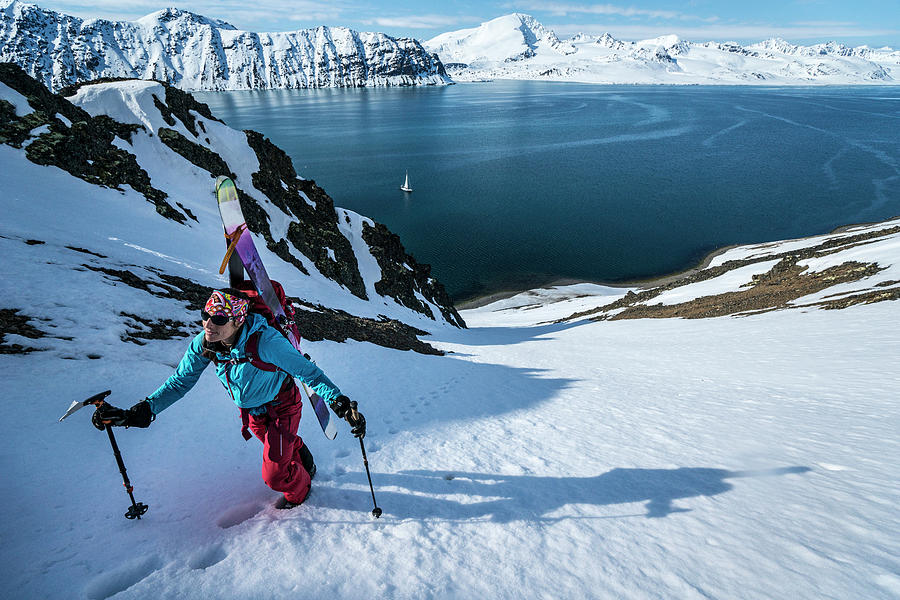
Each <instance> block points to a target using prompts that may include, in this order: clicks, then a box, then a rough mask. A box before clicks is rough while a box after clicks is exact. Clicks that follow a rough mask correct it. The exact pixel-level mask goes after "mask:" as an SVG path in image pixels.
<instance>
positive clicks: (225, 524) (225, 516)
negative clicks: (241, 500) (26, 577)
mask: <svg viewBox="0 0 900 600" xmlns="http://www.w3.org/2000/svg"><path fill="white" fill-rule="evenodd" d="M263 508H264V507H263V506H262V505H261V504H257V503H252V504H240V505H238V506H234V507H232V508H229V509H228V510H226V511H225V512H224V513H222V516H221V517H219V520H218V521H217V522H216V524H217V525H218V526H219V527H221V528H222V529H228V528H230V527H234V526H235V525H240V524H241V523H243V522H244V521H246V520H247V519H249V518H251V517H253V516H254V515H256V514H257V513H258V512H259V511H261V510H262V509H263Z"/></svg>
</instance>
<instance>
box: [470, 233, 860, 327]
mask: <svg viewBox="0 0 900 600" xmlns="http://www.w3.org/2000/svg"><path fill="white" fill-rule="evenodd" d="M847 227H852V225H848V226H847ZM810 237H815V236H810ZM740 245H741V244H732V245H730V246H722V247H721V248H716V249H715V250H712V251H711V252H709V253H708V254H706V255H705V256H704V257H703V258H702V259H700V262H698V263H697V264H696V265H694V266H692V267H688V268H687V269H684V270H683V271H676V272H674V273H669V274H667V275H660V276H658V277H650V278H647V279H634V280H631V281H617V282H613V283H610V282H608V281H590V280H587V279H572V278H562V279H557V280H555V281H552V282H550V283H546V284H543V285H538V286H535V287H530V288H525V289H521V290H503V291H498V292H492V293H490V294H486V295H484V296H478V297H476V298H472V299H471V300H464V301H462V302H460V303H458V304H456V303H455V306H456V310H472V309H475V308H481V307H483V306H487V305H488V304H492V303H494V302H497V301H499V300H506V299H507V298H512V297H513V296H517V295H519V294H522V293H524V292H527V291H528V290H549V289H552V288H555V287H563V286H567V285H577V284H579V283H590V284H593V285H602V286H604V287H609V288H637V289H641V290H648V289H651V288H655V287H659V286H661V285H666V284H667V283H671V282H672V281H676V280H678V279H681V278H682V277H687V276H689V275H692V274H694V273H696V272H697V271H702V270H703V269H705V268H706V267H708V266H709V264H710V263H711V262H712V261H713V259H714V258H716V257H717V256H719V255H721V254H724V253H725V252H727V251H729V250H731V249H732V248H737V247H739V246H740Z"/></svg>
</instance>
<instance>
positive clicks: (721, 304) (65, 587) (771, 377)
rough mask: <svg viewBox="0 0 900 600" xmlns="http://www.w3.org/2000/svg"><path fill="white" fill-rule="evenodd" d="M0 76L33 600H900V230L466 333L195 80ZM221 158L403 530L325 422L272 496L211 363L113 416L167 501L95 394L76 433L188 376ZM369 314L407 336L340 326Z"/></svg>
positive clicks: (538, 303) (217, 241)
mask: <svg viewBox="0 0 900 600" xmlns="http://www.w3.org/2000/svg"><path fill="white" fill-rule="evenodd" d="M0 82H2V83H0V190H2V194H0V208H2V215H3V218H2V219H0V254H2V256H3V260H0V375H2V382H3V391H4V396H5V401H4V402H0V419H2V422H3V423H4V424H5V425H6V427H5V429H4V436H3V441H2V443H0V444H2V445H0V468H2V473H3V477H2V479H0V505H2V506H3V507H4V509H3V510H0V539H2V540H3V543H2V544H0V580H2V581H3V582H4V586H5V588H4V589H7V590H11V592H10V593H7V596H11V597H15V598H29V599H30V598H41V599H43V598H53V599H54V600H70V599H71V600H84V599H88V600H102V599H106V598H117V599H120V600H121V599H134V600H144V599H146V598H158V597H159V598H179V599H183V600H210V599H213V600H218V599H222V600H226V599H234V598H241V599H243V598H247V599H255V598H261V597H264V598H271V599H273V600H295V599H296V598H298V597H310V598H332V597H333V598H397V599H432V598H447V597H454V598H456V597H458V598H498V599H506V598H566V599H578V600H581V599H594V598H616V599H623V600H647V599H650V598H694V597H697V598H700V597H703V598H719V599H722V600H744V599H748V598H749V599H754V600H756V599H760V600H762V599H770V598H792V599H796V600H819V599H820V598H822V597H823V596H827V597H833V598H867V599H870V598H871V599H879V600H880V599H884V600H887V599H888V598H895V597H896V596H897V592H898V590H900V578H898V576H897V572H896V557H897V556H898V555H900V531H898V522H897V509H896V507H897V506H898V504H900V483H898V482H900V467H898V462H897V460H896V457H897V456H898V453H900V440H898V437H897V423H898V422H900V403H898V402H897V398H898V391H900V371H898V369H897V368H896V357H897V356H898V354H900V332H898V325H897V323H898V319H897V314H898V312H897V311H898V301H900V221H898V220H896V219H895V220H893V221H889V222H885V223H879V224H871V225H865V226H858V227H852V228H849V229H848V230H846V231H841V232H835V233H833V234H830V235H824V236H818V237H814V238H809V239H800V240H789V241H783V242H772V243H767V244H760V245H753V246H745V247H738V248H732V249H729V250H727V251H725V252H723V253H720V254H719V255H717V256H715V257H711V258H710V260H709V262H708V264H706V265H704V266H702V268H698V269H696V270H695V271H694V272H692V273H689V274H686V275H682V276H678V277H674V280H673V281H670V282H668V283H661V282H658V283H654V284H648V287H647V288H645V289H640V288H609V287H604V286H598V285H593V284H578V285H574V286H567V287H559V288H551V289H541V290H532V291H530V292H525V293H522V294H518V295H516V296H514V297H511V298H508V299H505V300H502V301H500V302H498V303H494V304H491V305H488V306H484V307H482V308H479V309H475V310H470V311H463V312H462V316H463V317H464V318H465V319H466V322H467V324H468V325H469V328H468V329H463V328H460V327H454V326H451V324H450V323H451V322H457V321H456V319H455V317H454V316H453V313H452V311H450V310H449V307H444V308H447V309H448V310H447V312H446V314H445V311H444V310H443V309H442V307H441V304H440V302H439V301H438V300H437V299H435V298H434V296H433V295H432V294H431V292H430V291H429V290H432V289H435V284H434V283H433V282H432V281H431V280H430V278H429V277H428V275H427V270H426V269H425V268H424V267H422V266H421V265H417V264H416V263H415V262H414V261H413V259H412V258H411V257H409V256H406V255H405V253H404V252H403V251H402V246H400V244H399V240H397V239H396V238H395V237H392V236H391V235H390V234H389V232H386V231H384V230H382V229H380V228H379V227H378V226H377V225H373V224H372V223H371V221H369V220H368V219H365V218H364V217H362V216H360V215H357V214H354V213H352V212H350V211H346V210H343V209H335V208H334V207H333V206H331V203H330V200H329V199H328V198H327V196H326V195H325V193H324V191H322V190H320V189H318V188H317V187H316V186H315V185H314V184H313V183H312V182H311V181H310V180H307V179H301V178H299V177H298V176H297V174H296V173H294V172H293V167H292V166H290V161H289V160H288V159H287V157H285V156H284V155H283V153H281V152H280V151H278V149H277V148H275V147H274V146H272V145H271V144H269V143H268V142H266V140H265V139H263V138H261V136H258V135H255V134H253V133H252V132H251V133H242V132H238V131H234V130H232V129H230V128H228V127H226V126H225V125H224V124H222V123H220V122H218V121H217V120H215V118H214V116H213V115H211V114H209V111H208V110H207V109H206V108H204V106H203V105H201V104H198V103H196V102H194V101H193V100H192V99H191V97H190V96H189V95H188V94H185V93H183V92H180V91H179V90H177V89H175V88H172V87H165V86H163V85H161V84H159V83H155V82H147V81H126V82H116V83H106V84H95V85H89V86H85V87H83V88H81V89H79V90H78V91H77V92H76V93H75V94H74V95H73V96H71V97H69V99H68V100H66V99H63V98H61V97H59V96H56V95H51V94H50V93H49V92H48V91H47V90H46V89H45V88H43V87H41V86H39V85H38V84H37V83H36V82H35V81H34V80H31V79H29V78H27V77H26V76H25V75H24V73H22V72H21V71H19V70H17V69H15V68H14V67H12V66H9V65H7V66H3V67H0ZM221 169H227V170H229V171H232V172H233V174H234V176H235V178H236V181H237V183H238V186H239V187H240V188H241V190H242V191H243V195H242V203H243V204H245V208H247V211H246V212H247V213H248V214H247V216H248V217H249V218H250V220H251V226H252V227H253V228H254V239H255V241H256V244H257V246H258V247H259V248H260V249H261V253H262V254H263V259H264V260H265V262H266V266H267V267H268V268H269V271H270V273H271V274H272V275H273V276H274V277H275V278H277V279H279V280H281V281H282V282H283V283H284V284H285V287H286V289H287V290H288V292H289V293H291V294H292V295H296V296H299V300H298V303H297V307H298V308H299V309H300V310H301V316H300V321H301V323H300V325H301V328H302V329H303V330H304V337H305V338H306V339H305V340H304V342H303V344H304V346H303V347H304V350H305V351H307V352H309V353H310V354H311V355H312V356H313V357H314V358H315V360H316V361H317V364H319V366H321V367H322V368H323V369H324V370H325V372H326V373H327V374H328V375H329V377H330V378H332V380H333V381H335V383H337V384H338V385H339V386H340V387H341V390H342V391H343V392H344V393H346V394H347V395H349V396H350V397H351V398H353V399H355V400H357V401H358V402H359V408H360V410H361V411H362V412H363V413H364V414H365V415H366V418H367V422H368V433H367V435H366V439H365V444H366V448H367V450H368V464H369V466H370V468H371V477H372V481H373V485H374V492H375V496H376V499H377V503H378V505H379V507H380V508H382V509H383V511H384V512H383V516H382V517H381V518H380V519H378V520H375V519H373V518H372V516H371V513H370V511H371V510H372V507H373V504H372V502H373V498H372V496H371V495H370V489H369V485H368V479H367V476H366V470H365V468H364V466H363V461H362V456H361V453H360V448H359V444H358V442H357V440H355V439H354V438H352V437H351V436H349V435H348V433H347V427H346V424H345V423H340V424H339V430H340V433H339V434H338V437H337V439H335V440H334V441H329V440H327V439H326V438H325V437H324V436H322V434H321V432H320V431H319V429H318V425H317V424H316V423H315V419H314V418H311V415H309V414H308V412H307V414H306V415H305V416H304V418H303V419H302V420H301V426H300V432H301V435H302V436H303V438H304V442H305V443H306V444H307V445H308V446H309V447H310V449H311V451H312V453H313V455H314V456H315V457H316V463H317V465H318V472H317V475H316V478H315V480H314V481H313V488H312V492H311V494H310V496H309V499H308V500H307V501H306V502H305V503H304V504H303V505H302V506H300V507H297V508H295V509H293V510H291V511H279V510H276V509H275V508H273V507H272V503H273V501H274V500H275V498H276V497H277V494H275V493H274V492H272V491H271V490H269V489H268V488H267V487H266V486H265V485H264V484H263V483H262V482H261V481H260V474H259V462H260V452H261V451H262V446H261V445H260V444H259V443H258V442H257V441H256V440H251V441H250V442H245V441H244V440H243V438H242V437H241V435H240V418H239V415H238V413H237V411H236V409H235V407H234V405H233V404H232V401H231V400H230V399H229V398H228V397H227V394H226V392H225V390H223V389H222V385H221V384H220V382H219V380H218V379H217V378H216V377H214V376H213V375H212V374H211V373H208V372H207V373H205V374H204V375H203V376H202V377H201V378H200V379H199V381H198V382H197V385H196V386H195V387H194V388H193V389H192V390H191V391H190V392H189V393H188V395H187V396H186V397H185V398H184V399H183V400H181V401H180V402H178V403H176V404H175V405H174V406H172V407H171V408H169V409H167V410H166V411H165V412H163V413H161V414H160V415H159V417H158V418H157V419H156V421H155V422H154V423H153V424H152V425H151V426H150V427H149V428H148V429H135V428H131V429H119V430H117V432H116V435H117V437H118V445H119V447H120V449H121V454H122V456H123V458H124V461H125V464H126V465H127V468H128V475H129V477H130V480H131V483H132V484H133V485H134V490H133V492H134V495H135V499H136V500H137V501H139V502H143V503H145V504H147V505H148V506H149V512H147V514H146V515H144V517H143V518H142V519H141V520H140V521H129V520H127V519H125V518H123V516H122V515H123V514H124V513H125V511H126V509H127V508H128V507H129V505H130V500H129V498H128V496H127V495H126V494H125V493H124V490H123V488H122V479H121V476H120V474H119V471H118V469H117V468H116V462H115V460H114V458H113V455H112V451H111V449H110V445H109V443H108V440H107V439H106V435H105V434H103V433H101V432H98V431H97V430H95V429H94V428H93V427H92V426H91V424H90V412H89V411H87V410H83V411H81V412H79V413H76V414H75V415H73V416H72V417H70V418H69V419H68V420H66V421H65V422H63V423H59V422H57V419H58V418H59V417H60V416H61V415H62V413H63V412H64V411H65V410H66V408H68V407H69V405H70V404H71V402H72V401H74V400H83V399H85V398H87V397H88V396H91V395H93V394H95V393H97V392H100V391H103V390H106V389H109V390H112V395H111V396H110V397H109V401H110V402H112V403H114V404H116V405H118V406H130V405H131V404H133V403H134V402H136V401H138V400H140V399H141V398H143V397H144V396H146V395H147V394H149V393H151V392H152V391H153V390H155V389H156V387H157V386H159V385H160V384H161V383H162V382H163V381H164V380H165V379H166V378H167V377H168V376H169V375H171V374H172V371H173V369H174V368H175V365H176V364H177V362H178V360H179V359H180V358H181V356H182V354H183V352H184V350H185V347H186V345H187V336H188V335H191V334H194V333H196V332H197V331H198V325H197V323H196V321H197V317H198V314H197V313H198V306H197V303H198V302H203V301H204V300H205V297H206V296H205V294H206V290H207V289H208V287H207V286H211V285H218V284H220V283H221V282H222V281H223V278H222V277H220V276H219V275H218V263H219V260H220V257H221V256H222V253H223V250H224V244H223V239H222V237H221V226H220V221H219V217H218V214H217V209H216V205H215V202H214V199H213V197H212V186H213V181H214V179H213V178H212V174H213V172H214V171H217V170H221ZM298 217H299V219H298ZM311 224H315V226H311ZM304 271H306V272H308V275H307V274H304ZM362 292H364V296H365V298H364V297H363V294H362ZM417 303H418V307H419V309H422V310H424V311H425V313H424V314H423V313H422V312H420V311H419V310H417V309H416V306H417ZM428 313H430V315H431V316H428ZM379 315H386V316H388V317H392V318H393V319H394V320H387V319H384V318H382V317H379ZM441 315H443V316H441ZM401 320H402V321H403V322H405V323H409V324H410V325H413V326H415V327H420V328H422V329H426V330H428V331H430V332H431V333H432V335H431V336H429V337H428V338H427V340H428V342H429V343H430V344H432V345H433V346H434V347H435V348H436V349H438V350H440V351H443V352H444V353H445V354H444V355H442V356H437V355H430V354H425V353H424V352H408V351H401V348H403V345H402V344H399V343H393V344H387V343H384V340H385V339H387V340H388V341H393V342H397V341H398V340H399V341H402V340H408V341H410V342H412V343H414V342H415V341H417V340H415V332H411V331H410V329H411V328H410V327H408V326H405V325H403V324H402V323H400V322H399V321H401ZM310 331H312V332H313V333H316V332H321V333H323V334H325V335H320V336H315V335H312V336H311V335H310V334H309V332H310ZM359 332H362V333H365V334H366V335H365V336H362V337H356V338H355V339H357V340H370V339H373V340H374V341H380V343H379V344H373V343H365V342H362V341H354V340H353V339H351V340H348V341H346V342H341V341H340V340H343V338H344V337H350V338H354V335H352V334H354V333H359ZM376 336H381V337H380V338H379V339H374V338H375V337H376ZM323 338H324V339H323ZM389 345H393V346H394V347H384V346H389ZM418 349H420V350H424V349H422V348H421V347H420V348H418ZM307 411H308V409H307ZM305 412H306V411H305ZM473 556H477V560H473ZM536 556H538V557H540V560H539V561H535V557H536ZM261 565H264V567H263V568H261V567H260V566H261ZM511 573H513V574H515V576H514V577H512V578H511V577H510V574H511Z"/></svg>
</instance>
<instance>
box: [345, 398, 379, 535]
mask: <svg viewBox="0 0 900 600" xmlns="http://www.w3.org/2000/svg"><path fill="white" fill-rule="evenodd" d="M350 416H351V417H352V418H353V420H354V421H357V420H359V413H357V412H356V402H351V403H350ZM359 449H360V450H362V455H363V464H364V465H365V466H366V477H368V478H369V491H370V492H372V505H373V506H374V507H375V508H373V509H372V515H374V517H375V518H376V519H377V518H378V517H380V516H381V509H380V508H378V503H377V502H376V501H375V487H374V486H373V485H372V473H370V472H369V458H368V457H367V456H366V446H365V444H363V441H362V438H359Z"/></svg>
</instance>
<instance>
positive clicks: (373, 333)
mask: <svg viewBox="0 0 900 600" xmlns="http://www.w3.org/2000/svg"><path fill="white" fill-rule="evenodd" d="M303 306H309V307H310V308H313V309H314V310H305V309H304V308H302V307H300V308H298V309H297V311H296V318H295V322H296V323H297V328H298V329H299V330H300V335H301V336H303V338H305V339H307V340H310V341H313V342H316V341H319V340H326V339H327V340H332V341H335V342H343V341H345V340H347V339H348V338H349V339H354V340H357V341H360V342H371V343H373V344H378V345H379V346H384V347H385V348H394V349H397V350H413V351H414V352H418V353H419V354H432V355H437V356H440V355H443V354H444V353H443V352H441V351H440V350H438V349H437V348H435V347H434V346H431V345H430V344H426V343H425V342H423V341H421V340H419V339H418V337H416V336H420V335H428V332H427V331H422V330H420V329H416V328H415V327H410V326H409V325H406V324H405V323H401V322H400V321H395V320H393V319H388V318H387V317H385V316H383V315H382V316H381V318H380V319H379V320H375V319H366V318H363V317H356V316H353V315H351V314H349V313H346V312H344V311H341V310H334V309H330V308H326V307H324V306H312V305H309V304H306V303H303Z"/></svg>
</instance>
